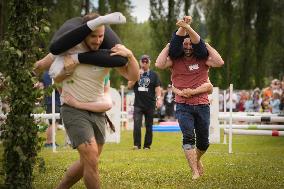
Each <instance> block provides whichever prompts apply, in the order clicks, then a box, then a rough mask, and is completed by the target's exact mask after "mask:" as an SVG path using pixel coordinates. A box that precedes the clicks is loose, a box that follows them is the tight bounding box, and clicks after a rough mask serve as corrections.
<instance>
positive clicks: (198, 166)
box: [197, 160, 204, 176]
mask: <svg viewBox="0 0 284 189" xmlns="http://www.w3.org/2000/svg"><path fill="white" fill-rule="evenodd" d="M197 169H198V173H199V175H200V176H202V175H203V174H204V169H203V164H202V162H201V160H199V161H198V162H197Z"/></svg>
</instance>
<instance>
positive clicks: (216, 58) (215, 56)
mask: <svg viewBox="0 0 284 189" xmlns="http://www.w3.org/2000/svg"><path fill="white" fill-rule="evenodd" d="M206 48H207V50H208V53H209V56H208V59H207V61H206V65H208V66H211V67H221V66H223V65H224V60H223V59H222V57H221V55H220V54H219V53H218V52H217V51H216V50H215V49H214V48H213V47H211V46H210V45H209V44H208V43H206Z"/></svg>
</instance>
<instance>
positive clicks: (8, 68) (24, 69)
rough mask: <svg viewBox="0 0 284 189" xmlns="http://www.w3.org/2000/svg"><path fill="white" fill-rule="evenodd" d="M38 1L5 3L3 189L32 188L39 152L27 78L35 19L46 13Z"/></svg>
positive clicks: (34, 45) (33, 47)
mask: <svg viewBox="0 0 284 189" xmlns="http://www.w3.org/2000/svg"><path fill="white" fill-rule="evenodd" d="M39 2H40V1H35V0H26V1H24V2H23V1H21V0H10V1H9V3H8V9H9V12H8V13H9V15H8V21H9V22H8V23H9V24H8V32H7V35H6V37H5V41H4V43H3V51H2V52H1V63H2V64H3V65H4V68H5V69H4V70H3V71H4V74H5V76H6V77H7V78H8V80H9V85H8V90H9V102H10V109H11V110H10V112H9V114H8V116H7V120H6V123H5V125H4V132H3V133H2V135H3V136H2V135H1V137H2V139H3V146H4V171H5V176H6V178H5V186H6V187H7V188H23V189H30V188H32V174H33V167H34V163H35V159H36V156H37V152H38V150H39V145H38V142H39V138H38V136H37V126H36V125H35V123H34V119H33V117H32V116H31V113H32V111H33V107H34V102H35V99H36V98H37V97H38V93H37V91H36V90H35V89H34V83H33V80H34V79H33V77H32V75H31V69H32V66H33V62H35V60H36V54H37V53H38V52H39V48H38V39H39V38H38V37H39V34H40V32H41V29H40V28H41V27H40V25H39V24H40V20H38V19H39V18H41V16H42V15H44V14H45V13H46V11H47V10H46V9H43V8H41V7H40V6H39V5H40V4H39ZM44 10H45V11H44Z"/></svg>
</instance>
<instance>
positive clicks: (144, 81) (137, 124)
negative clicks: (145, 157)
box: [128, 55, 162, 150]
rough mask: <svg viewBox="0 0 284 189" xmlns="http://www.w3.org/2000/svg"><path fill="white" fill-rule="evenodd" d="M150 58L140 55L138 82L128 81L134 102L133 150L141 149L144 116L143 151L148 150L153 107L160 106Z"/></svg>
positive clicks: (159, 84)
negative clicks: (143, 118)
mask: <svg viewBox="0 0 284 189" xmlns="http://www.w3.org/2000/svg"><path fill="white" fill-rule="evenodd" d="M150 63H151V60H150V57H149V56H148V55H142V57H141V58H140V67H141V69H140V79H139V80H138V81H129V82H128V88H129V89H133V90H134V93H135V100H134V115H133V119H134V130H133V139H134V147H133V149H135V150H136V149H141V126H142V117H143V115H144V116H145V127H146V133H145V139H144V146H143V149H150V146H151V144H152V139H153V131H152V127H153V118H154V111H155V107H156V106H157V107H158V108H159V107H160V106H161V105H162V98H161V82H160V79H159V77H158V75H157V73H155V72H154V71H152V70H150Z"/></svg>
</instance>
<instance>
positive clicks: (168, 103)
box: [164, 84, 175, 120]
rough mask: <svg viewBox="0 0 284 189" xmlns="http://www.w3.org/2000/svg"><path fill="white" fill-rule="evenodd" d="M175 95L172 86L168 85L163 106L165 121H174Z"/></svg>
mask: <svg viewBox="0 0 284 189" xmlns="http://www.w3.org/2000/svg"><path fill="white" fill-rule="evenodd" d="M174 99H175V94H174V93H173V90H172V85H171V84H169V85H168V88H167V92H166V93H165V96H164V105H165V108H166V120H173V119H174V106H175V102H174Z"/></svg>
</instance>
